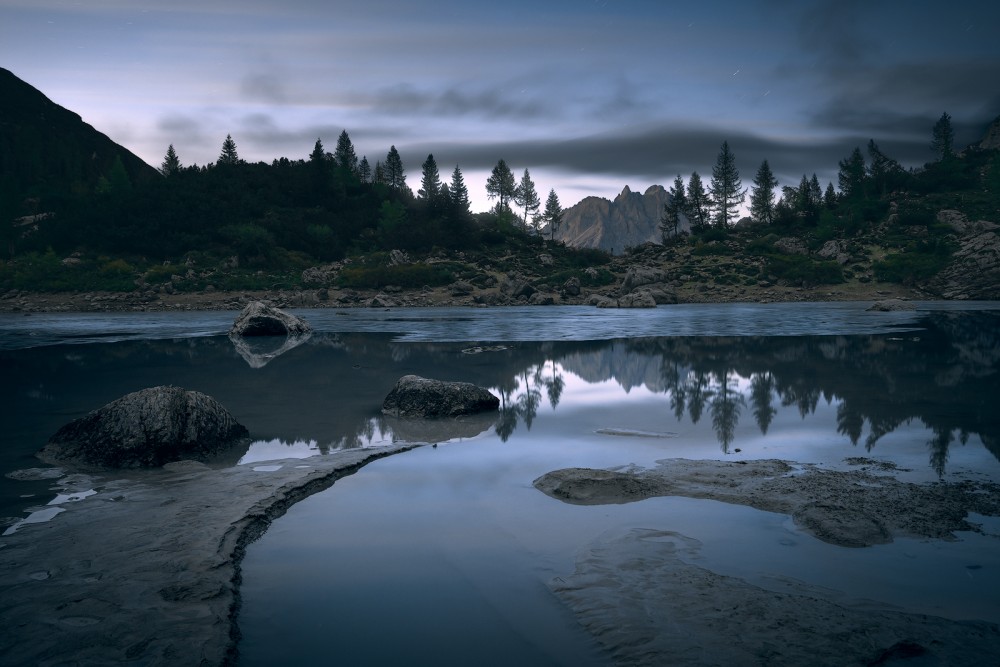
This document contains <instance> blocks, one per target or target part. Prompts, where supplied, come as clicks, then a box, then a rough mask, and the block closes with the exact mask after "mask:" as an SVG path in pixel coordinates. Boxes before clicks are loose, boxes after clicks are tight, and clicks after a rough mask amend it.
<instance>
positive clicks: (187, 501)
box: [0, 444, 418, 666]
mask: <svg viewBox="0 0 1000 667" xmlns="http://www.w3.org/2000/svg"><path fill="white" fill-rule="evenodd" d="M415 446H418V445H414V444H407V445H396V446H392V447H378V448H370V449H354V450H344V451H341V452H337V453H334V454H330V455H328V456H324V457H316V458H311V459H309V460H307V461H302V460H299V459H290V460H284V461H274V462H268V463H267V464H260V465H244V466H236V467H229V468H225V469H221V470H217V469H212V468H209V467H208V466H205V465H204V464H201V463H197V462H193V461H182V462H178V463H172V464H167V465H166V466H164V467H163V469H162V470H156V471H149V472H143V473H136V472H128V473H108V474H101V475H100V476H99V477H97V476H94V477H90V476H86V475H70V476H67V477H66V478H64V479H63V480H62V484H61V486H62V488H63V492H64V493H70V492H74V491H76V492H77V493H80V492H84V491H88V490H93V491H96V493H94V494H92V495H89V496H87V497H86V498H84V499H83V500H80V501H78V502H68V503H65V504H64V505H63V506H62V507H63V508H64V510H65V511H64V512H62V513H60V514H59V515H57V516H55V518H54V519H52V520H51V521H48V522H45V523H38V524H28V525H22V526H20V527H18V528H17V529H16V530H15V531H14V532H13V533H12V534H9V535H5V536H4V537H0V571H2V572H3V577H2V579H0V623H2V625H3V628H4V631H3V633H0V637H2V639H0V663H2V664H5V665H37V666H43V665H65V664H119V663H122V664H137V665H138V664H141V665H223V664H230V663H232V662H233V661H234V659H235V646H236V640H237V639H238V628H237V626H236V624H235V620H236V613H237V611H238V606H239V576H240V575H239V564H240V561H241V560H242V557H243V554H244V552H245V549H246V547H247V545H248V544H250V543H251V542H252V541H253V540H254V539H256V538H257V537H258V536H260V535H261V534H262V533H263V531H264V530H266V529H267V526H268V525H269V524H270V523H271V521H273V520H274V519H276V518H277V517H279V516H281V515H282V514H284V513H285V511H287V509H288V508H289V507H290V506H291V505H293V504H294V503H296V502H298V501H299V500H301V499H302V498H305V497H307V496H309V495H311V494H313V493H317V492H319V491H322V490H323V489H326V488H328V487H329V486H330V485H332V484H333V483H334V482H335V481H336V480H337V479H339V478H341V477H344V476H346V475H350V474H352V473H354V472H356V471H357V470H359V469H360V468H361V467H362V466H364V465H365V464H367V463H369V462H371V461H373V460H375V459H379V458H382V457H384V456H388V455H390V454H395V453H398V452H402V451H406V450H408V449H412V448H413V447H415ZM80 495H83V494H80Z"/></svg>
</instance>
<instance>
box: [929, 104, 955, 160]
mask: <svg viewBox="0 0 1000 667" xmlns="http://www.w3.org/2000/svg"><path fill="white" fill-rule="evenodd" d="M954 142H955V130H954V129H953V128H952V126H951V116H949V115H948V114H947V113H943V114H941V117H940V118H939V119H938V121H937V122H936V123H934V127H933V128H932V129H931V149H932V150H933V151H934V152H935V153H937V155H938V159H939V160H945V159H947V158H950V157H951V156H952V155H954V153H953V152H952V146H953V144H954Z"/></svg>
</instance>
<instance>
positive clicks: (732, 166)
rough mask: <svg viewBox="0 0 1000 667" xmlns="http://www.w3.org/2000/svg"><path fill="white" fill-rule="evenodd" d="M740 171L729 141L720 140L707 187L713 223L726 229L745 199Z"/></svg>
mask: <svg viewBox="0 0 1000 667" xmlns="http://www.w3.org/2000/svg"><path fill="white" fill-rule="evenodd" d="M742 188H743V183H741V182H740V172H739V170H738V169H737V168H736V158H735V157H734V156H733V153H732V151H730V150H729V142H728V141H723V142H722V149H721V150H720V151H719V157H718V159H717V160H716V161H715V166H714V167H712V183H711V185H710V186H709V188H708V191H709V194H710V195H711V201H712V209H713V211H714V212H715V223H716V224H717V225H719V226H720V227H722V228H723V229H726V228H728V227H729V225H730V223H731V222H735V219H736V216H737V215H738V214H739V207H740V204H742V203H743V201H744V200H745V199H746V195H747V191H746V190H744V189H742Z"/></svg>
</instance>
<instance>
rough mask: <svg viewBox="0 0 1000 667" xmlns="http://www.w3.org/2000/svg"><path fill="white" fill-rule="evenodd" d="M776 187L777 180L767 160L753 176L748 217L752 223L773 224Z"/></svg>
mask: <svg viewBox="0 0 1000 667" xmlns="http://www.w3.org/2000/svg"><path fill="white" fill-rule="evenodd" d="M777 185H778V179H777V178H775V177H774V173H773V172H772V171H771V167H770V165H768V164H767V160H764V161H763V162H761V163H760V168H758V169H757V175H756V176H754V179H753V186H754V187H753V192H751V193H750V217H751V218H753V221H754V222H757V223H760V224H762V225H770V224H771V223H773V222H774V188H775V187H777Z"/></svg>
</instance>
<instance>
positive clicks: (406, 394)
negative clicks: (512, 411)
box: [382, 375, 500, 417]
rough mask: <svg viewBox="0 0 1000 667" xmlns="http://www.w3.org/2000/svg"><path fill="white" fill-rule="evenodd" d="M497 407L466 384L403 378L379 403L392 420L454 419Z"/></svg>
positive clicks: (482, 392)
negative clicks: (408, 418) (398, 418)
mask: <svg viewBox="0 0 1000 667" xmlns="http://www.w3.org/2000/svg"><path fill="white" fill-rule="evenodd" d="M498 407H500V399H499V398H497V397H496V396H494V395H493V394H491V393H490V392H489V391H488V390H486V389H483V388H482V387H477V386H476V385H474V384H472V383H469V382H445V381H443V380H432V379H428V378H422V377H420V376H417V375H404V376H403V377H401V378H399V380H398V381H397V382H396V386H395V387H393V388H392V391H390V392H389V395H388V396H386V397H385V400H384V401H383V402H382V412H383V413H384V414H387V415H392V416H393V417H457V416H459V415H470V414H475V413H477V412H485V411H487V410H496V409H497V408H498Z"/></svg>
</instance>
